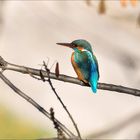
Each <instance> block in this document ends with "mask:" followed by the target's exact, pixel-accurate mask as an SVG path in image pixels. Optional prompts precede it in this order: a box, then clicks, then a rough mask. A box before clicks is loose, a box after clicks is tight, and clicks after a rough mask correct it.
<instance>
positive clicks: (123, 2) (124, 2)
mask: <svg viewBox="0 0 140 140" xmlns="http://www.w3.org/2000/svg"><path fill="white" fill-rule="evenodd" d="M120 2H121V5H122V6H123V7H126V6H127V4H129V2H130V4H131V5H132V6H136V5H137V0H120Z"/></svg>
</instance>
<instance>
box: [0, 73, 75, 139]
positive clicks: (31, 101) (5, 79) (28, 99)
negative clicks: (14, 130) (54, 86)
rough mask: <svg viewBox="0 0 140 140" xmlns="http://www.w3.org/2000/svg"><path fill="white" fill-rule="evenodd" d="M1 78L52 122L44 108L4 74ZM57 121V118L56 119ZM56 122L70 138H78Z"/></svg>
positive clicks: (0, 74) (0, 75)
mask: <svg viewBox="0 0 140 140" xmlns="http://www.w3.org/2000/svg"><path fill="white" fill-rule="evenodd" d="M0 78H1V79H2V80H3V81H4V82H5V83H6V84H7V85H8V86H9V87H10V88H11V89H13V90H14V91H15V92H16V93H17V94H18V95H19V96H21V97H22V98H24V99H25V100H26V101H27V102H29V103H30V104H32V105H33V106H34V107H35V108H37V109H38V110H39V111H40V112H41V113H42V114H44V115H45V116H46V117H48V118H49V119H50V120H52V118H51V115H50V113H48V112H47V111H46V110H45V109H44V108H43V107H41V106H40V105H39V104H38V103H37V102H35V101H34V100H33V99H32V98H30V97H29V96H28V95H26V94H25V93H23V92H22V91H21V90H20V89H18V88H17V87H16V86H15V85H14V84H12V83H11V81H9V80H8V79H7V78H6V77H5V76H4V75H3V74H2V72H0ZM54 119H55V118H54ZM55 121H56V122H57V123H58V124H59V127H60V129H61V130H62V131H63V132H65V133H66V134H67V135H68V136H69V137H76V136H75V135H74V134H73V133H72V132H71V131H70V130H69V129H68V128H66V127H65V126H64V125H63V124H62V123H61V122H59V121H58V120H57V119H55Z"/></svg>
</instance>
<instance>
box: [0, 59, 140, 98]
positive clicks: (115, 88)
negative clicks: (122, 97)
mask: <svg viewBox="0 0 140 140" xmlns="http://www.w3.org/2000/svg"><path fill="white" fill-rule="evenodd" d="M3 63H4V64H5V65H2V64H3ZM0 68H2V69H3V70H12V71H16V72H20V73H24V74H29V73H31V74H32V75H36V76H39V77H40V70H39V69H34V68H29V67H24V66H20V65H15V64H11V63H8V62H6V61H5V60H4V59H3V58H2V57H0ZM42 74H43V76H44V77H48V74H47V72H46V71H43V70H42ZM49 76H50V78H51V79H55V80H59V81H64V82H69V83H73V84H77V85H81V86H88V85H85V83H83V82H82V81H80V80H78V79H77V78H74V77H70V76H67V75H63V74H60V75H59V77H58V78H57V77H56V75H55V73H52V72H50V74H49ZM98 89H101V90H109V91H115V92H119V93H126V94H129V95H134V96H140V90H138V89H133V88H129V87H124V86H121V85H113V84H107V83H98Z"/></svg>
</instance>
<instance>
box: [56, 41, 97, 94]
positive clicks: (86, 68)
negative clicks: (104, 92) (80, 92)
mask: <svg viewBox="0 0 140 140" xmlns="http://www.w3.org/2000/svg"><path fill="white" fill-rule="evenodd" d="M57 44H58V45H62V46H66V47H69V48H72V49H73V50H74V52H73V53H72V55H71V63H72V66H73V68H74V70H75V72H76V74H77V76H78V79H79V80H81V81H83V82H84V83H85V84H89V85H90V86H91V89H92V91H93V92H94V93H96V92H97V84H98V80H99V67H98V61H97V59H96V56H95V55H94V54H93V51H92V47H91V45H90V43H89V42H88V41H86V40H84V39H78V40H74V41H72V42H71V43H57Z"/></svg>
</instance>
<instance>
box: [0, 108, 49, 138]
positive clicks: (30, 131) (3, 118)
mask: <svg viewBox="0 0 140 140" xmlns="http://www.w3.org/2000/svg"><path fill="white" fill-rule="evenodd" d="M50 135H51V134H50V133H49V132H46V131H45V130H43V129H42V128H37V126H35V125H34V124H32V123H31V122H29V121H27V120H23V119H21V118H18V117H17V116H15V115H14V114H13V113H12V112H10V111H9V110H8V109H6V108H5V107H3V106H1V105H0V139H37V138H42V137H44V136H45V137H49V136H50Z"/></svg>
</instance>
